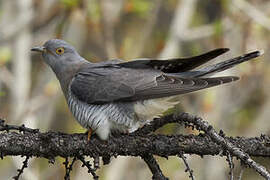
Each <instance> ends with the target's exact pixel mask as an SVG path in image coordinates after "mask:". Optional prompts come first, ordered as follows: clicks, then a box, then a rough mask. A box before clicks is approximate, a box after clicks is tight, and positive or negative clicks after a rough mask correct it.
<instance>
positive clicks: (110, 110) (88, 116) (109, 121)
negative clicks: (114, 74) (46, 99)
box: [67, 91, 140, 139]
mask: <svg viewBox="0 0 270 180" xmlns="http://www.w3.org/2000/svg"><path fill="white" fill-rule="evenodd" d="M67 103H68V106H69V109H70V111H71V113H72V114H73V116H74V117H75V119H76V120H77V121H78V122H79V124H80V125H81V126H83V127H84V128H87V129H88V128H91V129H93V130H94V131H95V132H96V133H97V134H98V135H99V137H100V138H101V139H107V137H108V135H109V134H110V132H111V131H112V130H117V131H120V132H129V131H132V130H134V129H137V128H138V127H139V125H140V123H139V122H138V119H137V117H136V114H135V112H134V103H128V102H127V103H108V104H102V105H95V104H87V103H85V102H82V101H80V100H79V99H78V98H77V97H76V96H74V94H72V92H71V91H69V93H68V96H67Z"/></svg>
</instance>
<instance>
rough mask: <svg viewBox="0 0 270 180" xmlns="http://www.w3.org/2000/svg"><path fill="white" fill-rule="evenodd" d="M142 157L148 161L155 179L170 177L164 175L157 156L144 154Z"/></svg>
mask: <svg viewBox="0 0 270 180" xmlns="http://www.w3.org/2000/svg"><path fill="white" fill-rule="evenodd" d="M141 157H142V159H143V160H144V161H145V162H146V164H147V165H148V167H149V169H150V170H151V172H152V174H153V176H152V179H154V180H168V178H166V177H165V176H164V175H163V173H162V171H161V169H160V167H159V165H158V163H157V161H156V160H155V158H154V157H153V155H152V154H147V155H143V156H141Z"/></svg>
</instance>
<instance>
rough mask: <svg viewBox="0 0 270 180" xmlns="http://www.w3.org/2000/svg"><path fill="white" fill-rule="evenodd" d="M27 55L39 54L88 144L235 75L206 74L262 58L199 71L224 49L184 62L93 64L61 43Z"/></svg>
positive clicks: (51, 42)
mask: <svg viewBox="0 0 270 180" xmlns="http://www.w3.org/2000/svg"><path fill="white" fill-rule="evenodd" d="M31 51H36V52H40V53H41V54H42V57H43V60H44V61H45V63H46V64H47V65H48V66H50V68H51V69H52V70H53V72H54V73H55V75H56V77H57V79H58V80H59V82H60V86H61V89H62V91H63V94H64V96H65V99H66V102H67V104H68V107H69V109H70V111H71V113H72V114H73V116H74V117H75V119H76V120H77V121H78V122H79V124H80V125H81V126H82V127H84V128H86V129H87V130H88V136H87V137H88V138H87V139H88V141H90V138H91V136H92V134H93V133H96V134H97V135H98V137H99V138H100V139H101V140H107V139H108V138H109V137H110V135H111V133H112V132H121V133H130V132H133V131H135V130H137V129H138V128H140V127H142V126H143V125H145V124H147V123H148V122H150V121H152V120H153V119H154V118H155V117H158V116H160V115H161V114H162V113H163V112H165V111H166V110H167V109H169V108H171V107H173V106H175V104H177V103H179V102H178V101H179V100H172V99H173V97H176V96H179V95H182V94H186V93H190V92H194V91H198V90H201V89H206V88H210V87H214V86H218V85H221V84H226V83H230V82H233V81H236V80H238V79H239V77H237V76H218V77H212V75H213V74H215V73H218V72H221V71H224V70H226V69H229V68H231V67H233V66H235V65H237V64H240V63H242V62H245V61H248V60H250V59H253V58H256V57H258V56H261V55H262V54H263V51H259V50H257V51H253V52H250V53H246V54H244V55H241V56H238V57H235V58H231V59H228V60H225V61H223V62H220V63H217V64H212V65H207V66H205V67H200V66H201V65H203V64H204V63H206V62H208V61H210V60H212V59H214V58H216V57H218V56H220V55H222V54H224V53H226V52H228V51H229V49H228V48H218V49H214V50H211V51H209V52H206V53H204V54H201V55H198V56H193V57H187V58H172V59H162V60H161V59H157V58H153V59H147V58H142V59H134V60H132V61H123V60H121V59H112V60H107V61H102V62H99V63H92V62H90V61H88V60H86V59H85V58H83V57H81V56H80V55H79V53H78V52H77V51H76V49H75V48H74V47H73V46H71V45H70V44H69V43H67V42H65V41H64V40H61V39H50V40H48V41H46V42H45V43H44V45H42V46H36V47H33V48H32V49H31Z"/></svg>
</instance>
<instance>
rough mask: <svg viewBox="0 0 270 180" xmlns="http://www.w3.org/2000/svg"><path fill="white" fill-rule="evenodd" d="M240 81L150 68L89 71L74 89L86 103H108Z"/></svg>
mask: <svg viewBox="0 0 270 180" xmlns="http://www.w3.org/2000/svg"><path fill="white" fill-rule="evenodd" d="M237 79H238V78H237V77H234V76H228V77H215V78H182V77H178V76H170V75H169V74H165V73H163V72H161V71H158V70H149V69H148V70H146V69H131V68H119V67H106V68H105V69H104V68H86V69H83V70H81V71H79V72H78V73H77V74H76V76H74V77H73V79H72V82H71V84H70V90H71V91H72V93H73V94H74V95H75V96H76V97H77V98H78V99H80V100H81V101H83V102H87V103H89V104H104V103H110V102H123V101H138V100H146V99H152V98H162V97H168V96H173V95H178V94H184V93H189V92H193V91H197V90H200V89H204V88H209V87H212V86H216V85H219V84H223V83H228V82H232V81H235V80H237Z"/></svg>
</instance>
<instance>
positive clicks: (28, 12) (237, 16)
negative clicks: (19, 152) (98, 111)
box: [0, 0, 270, 180]
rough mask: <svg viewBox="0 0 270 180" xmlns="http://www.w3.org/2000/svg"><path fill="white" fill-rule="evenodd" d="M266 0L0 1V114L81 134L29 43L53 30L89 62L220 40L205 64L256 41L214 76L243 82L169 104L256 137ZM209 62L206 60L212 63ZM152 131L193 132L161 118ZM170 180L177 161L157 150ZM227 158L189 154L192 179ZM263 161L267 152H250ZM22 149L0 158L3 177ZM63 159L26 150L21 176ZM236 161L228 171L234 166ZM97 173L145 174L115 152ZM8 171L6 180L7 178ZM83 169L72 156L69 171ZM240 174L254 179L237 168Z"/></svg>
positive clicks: (269, 23)
mask: <svg viewBox="0 0 270 180" xmlns="http://www.w3.org/2000/svg"><path fill="white" fill-rule="evenodd" d="M269 32H270V1H269V0H204V1H199V0H153V1H149V0H9V1H8V0H0V117H1V118H3V119H6V121H7V122H8V123H10V124H16V125H20V124H25V125H26V126H28V127H31V128H39V129H40V130H41V131H42V132H46V131H48V130H53V131H61V132H65V133H74V132H76V133H78V132H85V130H84V129H83V128H81V127H80V126H79V124H78V123H77V122H76V121H75V120H74V118H73V117H72V115H71V113H70V112H69V111H68V108H67V105H66V102H65V100H64V97H63V95H62V92H61V91H60V86H59V84H58V82H57V80H56V78H55V76H54V74H53V73H52V71H51V70H50V69H49V68H48V67H47V66H46V65H45V64H44V62H43V61H42V59H41V56H40V55H39V54H37V53H31V52H30V48H31V47H33V46H36V45H42V44H43V43H44V42H45V41H46V40H48V39H51V38H61V39H64V40H66V41H68V42H69V43H71V44H72V45H73V46H75V48H76V49H77V50H78V51H79V53H80V54H81V55H82V56H83V57H85V58H86V59H88V60H89V61H91V62H99V61H103V60H106V59H113V58H121V59H124V60H130V59H134V58H141V57H154V58H170V57H186V56H192V55H198V54H200V53H204V52H207V51H209V50H212V49H215V48H219V47H228V48H230V49H231V51H230V52H228V53H226V54H225V55H223V56H222V57H219V58H217V59H216V60H215V61H213V62H219V61H221V60H224V59H226V58H230V57H233V56H238V55H241V54H243V53H246V52H249V51H252V50H257V49H263V50H264V51H265V54H264V56H262V57H260V58H257V59H256V60H253V61H250V62H247V63H244V64H241V65H240V66H238V67H236V68H233V69H231V70H229V71H226V72H224V73H222V75H229V74H230V75H238V76H240V77H241V80H240V81H238V82H236V83H232V84H229V85H224V86H219V87H217V88H211V89H208V90H204V91H200V92H199V93H193V94H188V95H185V96H182V97H181V102H182V103H181V104H180V105H178V106H177V107H176V108H175V109H173V110H171V111H170V112H173V111H185V112H188V113H192V114H195V115H198V116H201V117H203V118H204V119H205V120H208V121H209V122H210V124H212V125H213V126H214V127H215V128H216V129H217V130H219V129H222V130H223V131H224V132H225V133H226V135H228V136H247V137H251V136H260V134H262V133H263V134H269V131H270V123H269V121H268V120H269V117H270V91H269V89H270V88H269V84H270V78H269V77H268V76H269V75H270V68H269V59H270V57H269V56H270V54H269V52H270V44H269V43H270V33H269ZM213 62H212V63H213ZM159 133H163V134H171V133H175V134H176V133H195V134H196V133H198V132H196V131H193V130H191V129H184V128H183V127H179V126H177V125H169V126H166V127H164V128H162V129H160V130H159ZM157 159H158V161H159V163H160V166H161V168H162V170H163V172H164V173H165V175H166V176H168V177H169V178H170V179H189V178H188V173H185V171H184V170H185V166H184V164H183V162H182V161H181V159H179V158H177V157H170V158H169V159H168V160H167V159H164V158H159V157H158V158H157ZM225 159H226V157H219V156H215V157H212V156H205V157H203V158H201V157H199V156H196V155H191V156H187V160H188V162H189V165H190V167H191V168H192V169H193V170H194V175H195V177H197V179H203V180H204V179H205V180H208V179H220V180H222V179H228V172H229V170H228V164H227V162H226V160H225ZM255 160H256V161H258V162H260V163H261V164H263V165H264V166H266V167H268V169H269V168H270V165H269V163H270V161H269V159H265V158H256V159H255ZM22 161H23V159H22V158H20V157H5V158H4V160H1V161H0V175H1V177H3V179H10V178H11V177H13V176H14V175H16V173H17V172H16V169H17V168H19V167H21V165H22ZM63 161H64V159H62V158H57V159H56V161H55V163H54V164H48V160H46V159H42V158H32V159H31V161H30V163H29V168H27V169H26V170H25V171H24V173H23V176H22V179H31V180H32V179H44V180H49V179H63V177H64V172H65V169H64V166H63V165H62V163H63ZM241 169H242V168H241V166H240V163H239V162H238V161H235V169H234V171H235V176H236V177H237V176H238V175H239V173H240V172H241ZM98 175H99V176H100V179H104V180H105V179H113V180H124V179H130V180H136V179H151V173H150V171H149V169H148V168H147V166H146V165H145V163H144V162H143V161H142V160H141V159H140V158H137V157H118V158H117V159H113V160H112V162H111V163H110V164H109V165H106V166H102V167H101V169H100V170H99V171H98ZM5 177H6V178H5ZM90 177H91V176H90V175H89V174H88V173H87V169H86V168H81V163H80V162H76V163H75V166H74V170H73V171H72V173H71V178H72V179H80V180H82V179H89V178H90ZM243 179H262V178H261V177H260V176H259V175H258V174H256V173H255V171H254V170H250V169H245V171H244V173H243Z"/></svg>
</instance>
